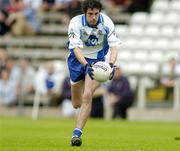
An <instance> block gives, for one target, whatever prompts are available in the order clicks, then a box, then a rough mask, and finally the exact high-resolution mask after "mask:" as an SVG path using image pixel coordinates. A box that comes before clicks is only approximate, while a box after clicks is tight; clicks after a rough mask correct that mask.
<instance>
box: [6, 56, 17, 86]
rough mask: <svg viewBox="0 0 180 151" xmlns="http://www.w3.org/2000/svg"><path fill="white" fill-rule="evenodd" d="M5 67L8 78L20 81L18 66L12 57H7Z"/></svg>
mask: <svg viewBox="0 0 180 151" xmlns="http://www.w3.org/2000/svg"><path fill="white" fill-rule="evenodd" d="M6 69H7V70H8V71H9V78H10V79H11V80H13V81H14V82H16V83H17V84H18V83H19V81H20V68H19V66H18V65H17V64H16V63H15V60H14V59H13V58H10V57H9V58H8V59H7V61H6Z"/></svg>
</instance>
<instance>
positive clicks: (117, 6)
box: [104, 0, 129, 15]
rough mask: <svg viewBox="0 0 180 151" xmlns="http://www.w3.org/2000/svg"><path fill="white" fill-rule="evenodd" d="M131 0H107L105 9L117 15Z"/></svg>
mask: <svg viewBox="0 0 180 151" xmlns="http://www.w3.org/2000/svg"><path fill="white" fill-rule="evenodd" d="M128 2H129V0H107V1H106V3H104V5H105V10H106V11H107V13H108V14H110V15H116V14H117V13H120V12H121V11H123V10H124V9H125V8H126V6H127V5H128Z"/></svg>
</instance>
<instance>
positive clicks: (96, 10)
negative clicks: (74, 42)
mask: <svg viewBox="0 0 180 151" xmlns="http://www.w3.org/2000/svg"><path fill="white" fill-rule="evenodd" d="M101 9H102V4H101V3H100V1H98V0H84V2H83V3H82V10H83V12H84V13H85V15H86V20H87V22H88V23H89V25H91V26H95V25H96V24H97V22H98V19H99V15H100V12H101Z"/></svg>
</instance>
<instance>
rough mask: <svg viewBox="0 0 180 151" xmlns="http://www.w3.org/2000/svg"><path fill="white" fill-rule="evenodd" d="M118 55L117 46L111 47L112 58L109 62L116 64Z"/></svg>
mask: <svg viewBox="0 0 180 151" xmlns="http://www.w3.org/2000/svg"><path fill="white" fill-rule="evenodd" d="M117 56H118V50H117V47H116V46H113V47H110V58H109V63H112V64H113V65H114V64H115V62H116V60H117Z"/></svg>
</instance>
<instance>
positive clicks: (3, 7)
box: [0, 0, 10, 9]
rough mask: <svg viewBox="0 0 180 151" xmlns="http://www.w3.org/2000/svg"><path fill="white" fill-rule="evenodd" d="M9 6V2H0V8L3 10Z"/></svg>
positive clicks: (5, 0)
mask: <svg viewBox="0 0 180 151" xmlns="http://www.w3.org/2000/svg"><path fill="white" fill-rule="evenodd" d="M9 4H10V0H0V6H1V7H0V8H2V9H5V8H6V6H7V5H9Z"/></svg>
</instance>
